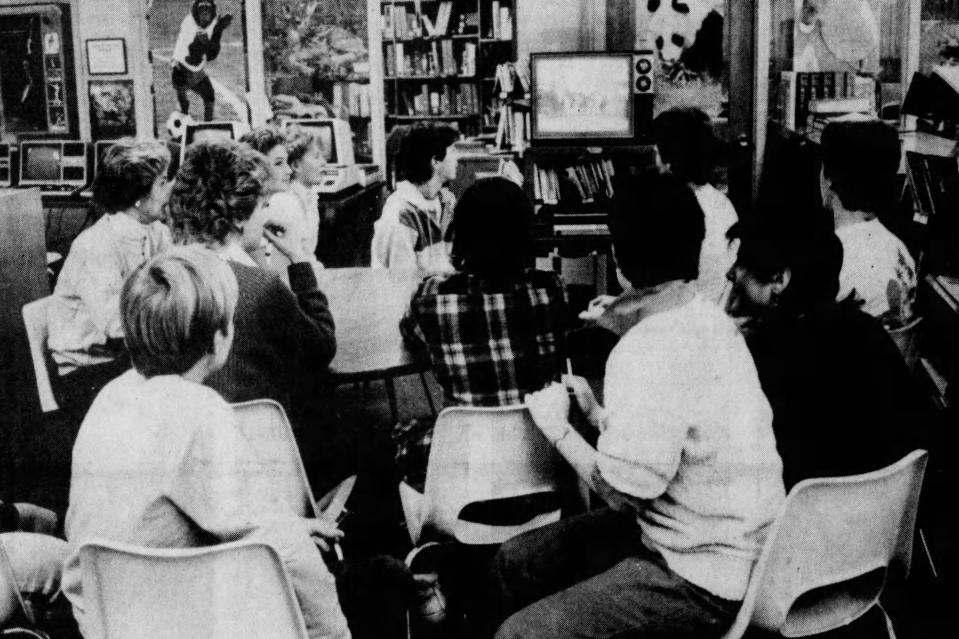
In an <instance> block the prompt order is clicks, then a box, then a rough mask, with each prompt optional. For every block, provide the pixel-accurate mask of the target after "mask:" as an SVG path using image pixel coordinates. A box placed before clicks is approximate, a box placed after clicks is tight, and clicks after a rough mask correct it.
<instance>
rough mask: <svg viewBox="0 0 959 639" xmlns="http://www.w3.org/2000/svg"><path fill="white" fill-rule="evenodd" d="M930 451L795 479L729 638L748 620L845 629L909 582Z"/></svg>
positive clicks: (778, 626) (782, 627) (785, 630)
mask: <svg viewBox="0 0 959 639" xmlns="http://www.w3.org/2000/svg"><path fill="white" fill-rule="evenodd" d="M927 456H928V454H927V453H926V451H924V450H916V451H913V452H911V453H909V454H908V455H906V456H905V457H904V458H902V459H901V460H899V461H898V462H896V463H895V464H892V465H891V466H887V467H886V468H883V469H881V470H877V471H875V472H871V473H866V474H863V475H855V476H850V477H837V478H828V479H807V480H804V481H801V482H799V483H798V484H796V485H795V486H794V487H793V489H792V490H791V491H790V493H789V495H788V496H787V498H786V503H785V506H784V508H783V511H782V513H781V515H780V516H779V518H778V519H777V520H776V522H775V523H774V524H773V525H772V527H771V530H770V532H769V536H768V538H767V540H766V545H765V547H764V549H763V552H762V554H761V555H760V558H759V561H758V562H757V563H756V566H755V567H754V568H753V573H752V576H751V578H750V583H749V588H748V589H747V591H746V597H745V599H744V601H743V606H742V609H741V610H740V612H739V616H738V617H737V619H736V622H735V624H734V625H733V627H732V628H731V629H730V630H729V632H727V634H726V635H725V639H735V638H738V637H741V636H742V635H743V633H744V632H745V631H746V628H747V627H748V626H750V625H752V626H756V627H758V628H761V629H763V630H765V631H770V632H775V633H778V634H781V635H782V636H784V637H805V636H807V635H813V634H819V633H822V632H826V631H828V630H832V629H835V628H839V627H841V626H844V625H846V624H848V623H850V622H852V621H853V620H855V619H856V618H858V617H859V616H861V615H862V614H864V613H865V612H866V611H867V610H869V609H870V608H871V607H872V606H873V605H875V604H876V603H877V602H878V601H879V596H880V594H881V593H882V591H883V589H884V588H885V586H886V584H887V583H889V582H890V581H898V580H904V579H905V577H906V575H907V574H908V572H909V566H910V563H911V561H912V540H913V534H914V531H915V526H916V511H917V509H918V506H919V491H920V489H921V487H922V477H923V474H924V472H925V469H926V461H927Z"/></svg>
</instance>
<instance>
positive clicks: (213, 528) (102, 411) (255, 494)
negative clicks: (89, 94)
mask: <svg viewBox="0 0 959 639" xmlns="http://www.w3.org/2000/svg"><path fill="white" fill-rule="evenodd" d="M187 164H189V160H188V161H187ZM236 305H237V280H236V277H235V276H234V275H233V271H232V270H231V269H230V267H229V266H228V265H227V263H226V262H224V261H223V260H221V259H219V258H218V257H217V256H216V255H215V254H213V253H211V252H208V251H206V250H204V249H201V248H176V249H171V250H170V251H168V252H167V253H166V254H164V255H160V256H157V257H156V258H154V259H152V260H151V261H149V262H148V263H146V264H145V265H144V266H142V267H141V268H139V269H137V270H136V271H135V272H134V273H133V274H132V275H131V276H130V277H129V278H128V279H127V281H126V283H125V284H124V286H123V291H122V293H121V297H120V308H121V316H122V322H123V328H124V335H125V340H126V344H127V349H128V350H129V352H130V357H131V359H132V360H133V367H134V370H130V371H127V372H126V373H124V374H123V375H121V376H120V377H118V378H117V379H115V380H113V381H112V382H110V383H109V384H107V386H106V387H105V388H104V389H103V391H101V392H100V394H99V395H98V396H97V398H96V400H95V401H94V403H93V406H91V408H90V412H89V413H87V417H86V419H84V421H83V424H82V425H81V427H80V432H79V434H78V436H77V441H76V444H75V445H74V448H73V467H72V477H71V482H70V506H69V509H68V511H67V519H66V535H67V539H68V541H69V543H70V546H71V555H70V558H69V559H68V560H67V563H66V566H65V568H64V576H63V584H64V592H65V593H66V595H67V597H68V598H69V599H70V601H71V602H72V603H73V609H74V614H75V616H76V618H77V621H78V623H79V625H80V629H81V631H82V632H83V633H84V635H86V636H89V635H87V631H86V630H85V629H84V625H85V623H86V610H85V607H84V599H83V592H82V583H81V574H80V563H79V548H80V546H81V545H82V544H83V543H84V542H86V541H89V540H92V539H96V538H101V539H107V540H110V541H116V542H122V543H129V544H136V545H141V546H150V547H155V548H191V547H196V546H204V545H209V544H215V543H223V542H227V541H236V540H237V539H261V540H265V541H267V542H269V543H270V544H271V545H273V546H274V548H276V549H277V551H278V552H279V553H280V556H281V557H282V559H283V563H284V564H285V566H286V569H287V572H288V573H289V575H290V579H291V580H292V582H293V587H294V590H295V591H296V593H297V599H298V601H299V603H300V607H301V610H302V611H303V617H304V619H305V621H306V624H307V629H308V631H309V634H310V636H311V637H348V636H349V630H348V628H347V624H346V620H345V619H344V617H343V613H342V612H341V611H340V607H339V603H338V601H337V593H336V585H335V582H334V580H333V576H332V575H331V574H330V572H329V570H327V568H326V565H325V564H324V563H323V559H322V558H321V557H320V554H319V553H318V552H317V550H316V548H315V546H314V542H313V540H312V539H311V535H312V536H315V537H316V538H317V544H318V545H321V546H326V545H327V544H329V543H330V542H331V541H335V540H337V539H338V538H339V536H340V532H339V531H338V530H337V529H336V528H335V527H333V526H332V525H330V524H328V523H326V522H322V521H319V520H311V519H302V518H299V517H296V516H295V515H294V514H293V512H292V511H291V510H289V508H288V507H286V505H285V504H283V503H282V502H280V501H279V500H262V499H261V498H260V497H259V496H260V495H262V492H259V491H256V490H251V488H250V484H249V482H251V481H253V480H254V478H255V476H256V473H255V472H254V470H253V469H254V466H255V463H256V462H255V461H254V458H253V456H252V454H251V452H250V451H249V450H248V449H247V447H246V443H245V441H244V440H243V439H242V438H241V436H240V433H239V430H238V429H237V428H236V427H235V425H234V421H233V420H234V417H233V411H232V410H231V409H230V407H229V405H228V404H227V403H226V402H225V401H223V398H222V397H220V396H219V395H218V394H217V393H216V392H215V391H214V390H212V389H210V388H208V387H205V386H203V382H204V380H206V379H207V377H209V375H210V374H211V373H213V372H215V371H216V370H218V369H219V368H220V367H221V366H223V364H224V363H225V362H226V360H227V356H228V354H229V352H230V345H231V343H232V342H233V339H234V331H233V317H234V309H235V308H236Z"/></svg>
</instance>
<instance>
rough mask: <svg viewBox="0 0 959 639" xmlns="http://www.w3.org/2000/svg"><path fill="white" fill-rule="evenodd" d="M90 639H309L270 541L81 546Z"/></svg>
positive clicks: (86, 627)
mask: <svg viewBox="0 0 959 639" xmlns="http://www.w3.org/2000/svg"><path fill="white" fill-rule="evenodd" d="M80 571H81V579H82V584H83V603H84V607H85V616H86V619H85V621H86V623H85V624H84V636H85V637H86V639H133V638H136V639H182V638H183V637H204V638H205V639H262V637H271V638H273V639H306V637H307V633H306V626H305V624H304V622H303V616H302V614H301V613H300V607H299V604H298V603H297V600H296V596H295V594H294V591H293V585H292V584H291V583H290V578H289V576H288V575H287V573H286V570H285V569H284V568H283V563H282V561H281V560H280V557H279V555H278V554H277V552H276V551H275V550H274V549H273V548H272V547H271V546H269V545H267V544H265V543H262V542H250V541H239V542H233V543H228V544H222V545H219V546H208V547H205V548H188V549H169V548H140V547H137V546H130V545H127V544H119V543H114V542H107V541H103V540H94V541H91V542H89V543H86V544H84V545H83V546H82V547H81V548H80Z"/></svg>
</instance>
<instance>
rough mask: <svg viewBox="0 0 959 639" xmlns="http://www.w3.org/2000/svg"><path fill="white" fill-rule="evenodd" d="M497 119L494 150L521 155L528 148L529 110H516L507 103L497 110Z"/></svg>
mask: <svg viewBox="0 0 959 639" xmlns="http://www.w3.org/2000/svg"><path fill="white" fill-rule="evenodd" d="M497 119H498V122H497V125H496V142H495V144H496V148H498V149H511V150H512V151H515V152H516V153H518V154H520V155H522V153H523V151H525V150H526V148H527V147H528V146H529V132H530V129H531V127H530V113H529V110H527V109H516V108H514V106H513V105H512V104H510V103H509V102H504V103H503V104H502V105H501V106H500V108H499V117H498V118H497Z"/></svg>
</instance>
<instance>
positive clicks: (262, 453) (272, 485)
mask: <svg viewBox="0 0 959 639" xmlns="http://www.w3.org/2000/svg"><path fill="white" fill-rule="evenodd" d="M233 414H234V415H235V416H236V425H237V428H239V429H240V433H241V434H242V435H243V437H244V439H246V441H247V442H248V443H249V444H250V447H251V448H252V449H253V452H254V454H256V455H257V458H258V461H259V463H260V465H261V466H262V472H261V473H259V479H262V480H263V481H256V482H253V484H254V486H255V487H256V489H259V490H265V491H268V492H269V493H270V495H277V494H279V495H280V496H281V498H282V499H283V501H285V502H286V503H287V504H289V506H290V508H292V509H293V512H294V513H296V514H297V515H299V516H301V517H316V518H321V519H327V520H329V521H331V522H333V521H336V519H337V517H339V515H340V513H341V512H342V511H343V507H344V506H345V505H346V500H347V498H348V497H349V496H350V493H351V492H352V490H353V485H354V484H355V483H356V475H353V476H350V477H347V478H346V479H344V480H343V481H342V482H340V483H339V484H338V485H337V486H335V487H334V488H333V489H332V490H331V491H330V492H328V493H327V494H326V495H324V496H323V497H322V498H321V499H320V501H319V503H317V502H316V501H314V499H313V490H312V489H311V488H310V482H309V480H308V479H307V476H306V469H305V468H304V467H303V459H302V458H301V457H300V449H299V447H297V445H296V439H294V437H293V428H292V427H291V426H290V421H289V420H288V419H287V418H286V411H284V410H283V407H282V406H280V404H278V403H277V402H275V401H273V400H272V399H256V400H253V401H249V402H242V403H238V404H233Z"/></svg>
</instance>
